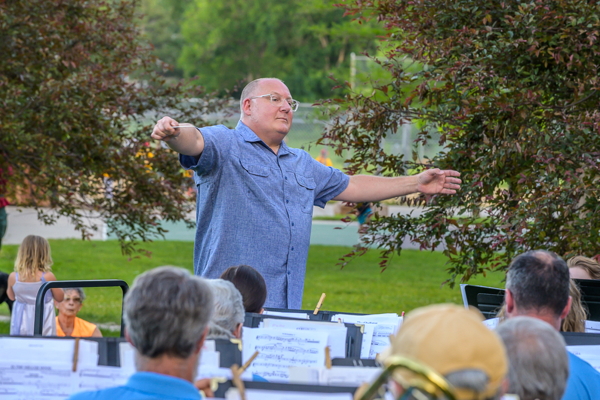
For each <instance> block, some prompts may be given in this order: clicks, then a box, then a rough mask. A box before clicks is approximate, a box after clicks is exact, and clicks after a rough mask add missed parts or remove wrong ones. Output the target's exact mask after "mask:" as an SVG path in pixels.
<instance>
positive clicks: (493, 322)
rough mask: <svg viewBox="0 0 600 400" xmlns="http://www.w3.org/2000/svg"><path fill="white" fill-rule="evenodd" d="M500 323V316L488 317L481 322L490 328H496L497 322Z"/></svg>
mask: <svg viewBox="0 0 600 400" xmlns="http://www.w3.org/2000/svg"><path fill="white" fill-rule="evenodd" d="M499 323H500V318H490V319H486V320H485V321H483V324H484V325H485V326H487V327H488V328H490V329H491V330H494V329H496V327H497V326H498V324H499Z"/></svg>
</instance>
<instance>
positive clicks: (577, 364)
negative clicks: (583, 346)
mask: <svg viewBox="0 0 600 400" xmlns="http://www.w3.org/2000/svg"><path fill="white" fill-rule="evenodd" d="M567 353H568V354H569V364H571V367H572V368H571V369H574V368H577V369H581V370H586V371H587V370H590V371H594V372H595V373H596V374H598V376H600V372H598V371H597V370H596V368H594V367H592V365H591V364H590V363H588V362H587V361H585V360H584V359H583V358H581V357H579V356H577V355H575V354H573V353H571V352H570V351H568V352H567Z"/></svg>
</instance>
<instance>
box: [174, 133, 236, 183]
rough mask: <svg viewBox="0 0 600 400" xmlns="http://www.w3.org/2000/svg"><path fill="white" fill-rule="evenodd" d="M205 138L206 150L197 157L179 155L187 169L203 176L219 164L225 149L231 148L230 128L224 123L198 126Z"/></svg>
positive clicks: (182, 164) (180, 160)
mask: <svg viewBox="0 0 600 400" xmlns="http://www.w3.org/2000/svg"><path fill="white" fill-rule="evenodd" d="M198 130H199V131H200V133H201V134H202V137H203V138H204V151H203V152H202V154H200V157H198V159H196V157H193V156H186V155H183V154H180V155H179V162H180V163H181V166H182V167H183V168H185V169H192V170H194V171H195V172H196V174H197V175H199V176H202V175H206V174H208V173H210V172H211V171H212V170H213V169H214V168H215V166H217V165H218V164H219V160H220V159H221V158H222V155H223V151H224V149H227V148H229V146H228V145H227V143H223V142H227V141H230V140H231V135H228V134H227V132H229V131H230V130H229V128H227V127H225V126H223V125H216V126H207V127H204V128H201V129H200V128H198Z"/></svg>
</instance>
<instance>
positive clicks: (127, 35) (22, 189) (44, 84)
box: [0, 0, 221, 251]
mask: <svg viewBox="0 0 600 400" xmlns="http://www.w3.org/2000/svg"><path fill="white" fill-rule="evenodd" d="M134 6H135V2H134V1H130V0H122V1H102V0H91V1H85V2H81V1H76V0H31V1H23V0H21V1H10V2H1V3H0V53H2V55H3V56H2V59H0V128H1V129H2V132H3V133H2V135H1V136H0V154H1V156H0V168H1V169H2V170H3V171H7V170H8V169H9V168H8V166H11V167H12V171H13V174H12V175H11V176H8V177H7V178H8V181H9V182H8V193H7V194H8V197H9V198H10V199H11V200H12V201H13V202H17V203H18V204H20V205H23V206H33V207H36V209H37V210H38V212H39V217H40V218H41V219H42V220H43V221H44V222H46V223H52V222H53V221H54V220H55V219H56V217H57V216H60V215H62V216H66V217H68V218H70V220H71V222H73V223H74V224H75V225H76V226H77V228H78V229H79V230H81V232H82V236H83V237H87V236H88V235H89V233H90V230H93V229H96V227H95V226H93V225H90V224H89V223H88V221H87V219H86V218H87V217H88V216H94V217H99V218H102V219H104V220H105V221H107V223H108V227H109V229H110V230H111V231H112V232H113V233H114V234H116V235H117V237H119V238H120V239H121V240H122V243H123V245H124V249H125V250H126V251H131V249H132V246H133V245H134V244H135V241H137V240H147V239H148V238H149V235H152V234H156V233H158V234H160V233H161V232H162V230H161V228H160V225H159V224H158V222H159V221H160V220H162V219H165V220H169V221H176V220H183V219H185V218H186V217H187V215H188V213H189V212H190V211H191V210H193V201H191V200H190V199H188V198H186V197H185V195H184V193H185V191H184V190H183V188H184V187H185V186H187V184H188V180H187V179H189V178H185V177H184V176H183V175H182V171H181V170H180V168H179V167H178V165H177V163H176V162H174V161H173V157H174V155H173V153H172V152H171V151H170V150H167V149H163V148H161V147H160V146H158V147H156V146H154V145H149V144H148V143H147V141H148V140H149V134H150V132H151V130H152V125H149V124H148V121H149V120H151V121H153V120H154V119H155V118H156V115H161V114H163V113H164V114H166V113H168V114H169V115H171V116H173V117H174V118H179V117H181V116H183V115H185V116H186V117H187V118H189V120H194V121H196V122H197V123H199V124H202V122H203V121H202V117H201V116H202V115H206V114H207V113H209V112H211V111H215V110H217V109H220V107H221V101H220V100H219V101H216V100H212V99H211V97H210V96H209V95H207V94H206V93H204V92H203V90H202V89H201V88H198V89H197V90H194V91H187V92H186V91H183V90H182V88H181V87H180V86H173V87H169V86H167V85H165V83H164V81H163V78H161V77H160V76H158V74H157V73H156V72H155V68H156V65H157V60H156V58H155V57H153V56H152V55H151V47H150V46H149V45H148V44H147V43H145V42H144V41H143V40H141V39H140V35H139V31H138V27H137V23H138V20H137V18H135V15H134V14H135V13H134V9H135V7H134ZM136 77H137V78H139V79H136ZM142 79H143V80H142ZM189 97H196V101H195V102H190V101H187V100H185V99H187V98H189ZM106 178H110V179H112V180H113V185H112V188H111V190H108V189H109V188H108V186H107V185H105V179H106ZM42 207H50V211H48V210H47V209H45V208H42Z"/></svg>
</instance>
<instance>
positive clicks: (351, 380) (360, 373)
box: [290, 367, 382, 387]
mask: <svg viewBox="0 0 600 400" xmlns="http://www.w3.org/2000/svg"><path fill="white" fill-rule="evenodd" d="M381 371H382V369H381V368H374V367H332V368H330V369H327V368H325V367H320V368H309V367H290V382H292V383H300V384H304V385H323V386H349V387H359V386H360V385H362V384H363V383H371V382H372V381H374V380H375V378H377V376H379V374H380V373H381Z"/></svg>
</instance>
